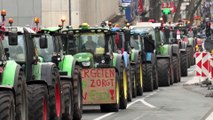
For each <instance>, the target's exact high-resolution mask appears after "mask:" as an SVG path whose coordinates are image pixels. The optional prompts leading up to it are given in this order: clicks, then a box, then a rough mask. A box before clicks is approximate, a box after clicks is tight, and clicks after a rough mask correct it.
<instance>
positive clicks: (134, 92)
mask: <svg viewBox="0 0 213 120" xmlns="http://www.w3.org/2000/svg"><path fill="white" fill-rule="evenodd" d="M135 67H136V66H135V65H132V66H131V83H132V97H133V98H135V97H137V82H136V73H135V72H136V70H135Z"/></svg>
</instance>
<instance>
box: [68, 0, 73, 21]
mask: <svg viewBox="0 0 213 120" xmlns="http://www.w3.org/2000/svg"><path fill="white" fill-rule="evenodd" d="M71 8H72V6H71V0H69V25H71V24H72V21H71V20H72V15H71V14H72V9H71Z"/></svg>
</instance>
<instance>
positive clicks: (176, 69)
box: [172, 56, 179, 83]
mask: <svg viewBox="0 0 213 120" xmlns="http://www.w3.org/2000/svg"><path fill="white" fill-rule="evenodd" d="M178 63H179V62H178V57H177V56H173V57H172V64H173V73H174V83H177V82H179V65H178Z"/></svg>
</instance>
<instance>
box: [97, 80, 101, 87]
mask: <svg viewBox="0 0 213 120" xmlns="http://www.w3.org/2000/svg"><path fill="white" fill-rule="evenodd" d="M96 85H97V86H98V87H100V86H101V80H100V79H99V80H97V81H96Z"/></svg>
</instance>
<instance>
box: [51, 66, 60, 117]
mask: <svg viewBox="0 0 213 120" xmlns="http://www.w3.org/2000/svg"><path fill="white" fill-rule="evenodd" d="M52 78H53V79H52V85H51V86H48V89H49V104H50V106H49V107H50V108H49V109H50V119H51V120H60V119H61V116H62V114H61V102H62V99H61V85H60V74H59V71H58V69H57V68H53V71H52Z"/></svg>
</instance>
